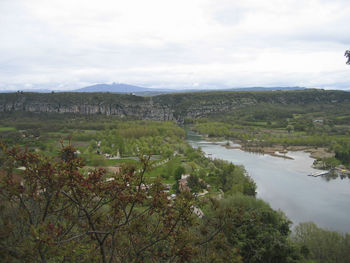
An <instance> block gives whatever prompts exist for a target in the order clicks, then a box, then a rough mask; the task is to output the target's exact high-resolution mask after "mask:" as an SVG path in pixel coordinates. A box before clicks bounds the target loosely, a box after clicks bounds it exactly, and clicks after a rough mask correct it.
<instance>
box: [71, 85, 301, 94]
mask: <svg viewBox="0 0 350 263" xmlns="http://www.w3.org/2000/svg"><path fill="white" fill-rule="evenodd" d="M303 89H305V88H302V87H270V88H266V87H249V88H219V89H208V88H205V89H187V88H186V89H185V88H179V89H159V88H143V87H138V86H134V85H129V84H123V83H113V84H96V85H92V86H88V87H85V88H81V89H76V90H72V91H73V92H111V93H135V94H137V95H139V96H154V95H159V94H164V93H179V92H181V93H182V92H208V91H273V90H303Z"/></svg>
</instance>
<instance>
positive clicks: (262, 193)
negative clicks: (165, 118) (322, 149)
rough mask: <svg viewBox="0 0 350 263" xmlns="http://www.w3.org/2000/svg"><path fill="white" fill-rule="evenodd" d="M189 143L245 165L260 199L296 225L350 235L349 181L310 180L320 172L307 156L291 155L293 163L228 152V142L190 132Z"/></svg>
mask: <svg viewBox="0 0 350 263" xmlns="http://www.w3.org/2000/svg"><path fill="white" fill-rule="evenodd" d="M187 141H188V142H189V143H190V144H191V145H192V146H193V147H195V148H198V147H201V149H202V150H203V152H205V153H206V154H207V155H208V154H211V155H209V156H210V157H212V158H220V159H223V160H226V161H230V162H232V163H234V164H241V165H244V167H245V169H246V170H247V171H248V173H249V174H250V176H251V177H252V178H253V179H254V181H255V182H256V184H257V186H258V189H257V192H258V195H257V196H258V197H259V198H261V199H263V200H265V201H267V202H268V203H270V205H271V207H273V208H274V209H280V210H282V211H283V212H284V213H285V214H286V215H287V216H288V218H290V219H291V220H292V221H293V223H294V224H298V223H299V222H305V221H313V222H315V223H317V224H318V225H319V226H321V227H324V228H327V229H331V230H337V231H341V232H350V180H349V179H344V180H341V179H336V180H331V181H326V180H325V179H324V178H322V177H317V178H315V177H311V176H307V175H308V174H310V173H311V172H314V171H317V170H315V169H313V168H312V167H311V165H312V163H313V160H314V159H312V158H310V157H309V154H308V153H305V152H289V153H288V154H287V155H288V156H291V157H293V158H294V160H288V159H283V158H278V157H272V156H270V155H261V154H255V153H248V152H244V151H241V150H239V149H226V148H225V147H223V146H222V145H223V144H225V143H226V142H218V143H212V142H207V141H204V140H203V139H202V137H201V136H200V135H198V134H195V133H193V132H191V131H189V132H188V134H187Z"/></svg>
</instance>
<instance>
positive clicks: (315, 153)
mask: <svg viewBox="0 0 350 263" xmlns="http://www.w3.org/2000/svg"><path fill="white" fill-rule="evenodd" d="M204 138H205V140H207V141H210V142H218V141H223V139H222V138H214V139H213V138H211V139H209V138H208V137H205V136H204ZM223 146H224V147H225V148H227V149H239V150H242V151H245V152H250V153H259V154H268V155H271V156H274V157H279V158H284V159H290V160H293V158H292V157H290V156H288V155H287V153H288V152H297V151H302V152H307V153H310V157H311V158H313V159H322V158H330V157H334V153H333V152H329V151H328V149H327V148H325V147H310V146H296V145H295V146H287V147H286V146H283V145H274V146H252V145H249V144H246V143H243V142H242V141H240V140H232V141H228V143H226V144H225V145H223Z"/></svg>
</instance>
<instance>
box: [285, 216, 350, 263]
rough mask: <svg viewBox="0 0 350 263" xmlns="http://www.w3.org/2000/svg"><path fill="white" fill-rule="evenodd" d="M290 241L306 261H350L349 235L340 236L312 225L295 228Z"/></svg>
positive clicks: (334, 262)
mask: <svg viewBox="0 0 350 263" xmlns="http://www.w3.org/2000/svg"><path fill="white" fill-rule="evenodd" d="M292 239H293V241H294V242H296V244H298V245H299V247H300V251H301V253H302V254H304V256H305V257H306V258H308V259H311V260H314V261H315V262H317V263H348V262H349V259H350V235H349V234H340V233H337V232H335V231H329V230H325V229H322V228H320V227H318V226H317V225H316V224H314V223H311V222H309V223H301V224H299V225H298V226H296V228H295V230H294V233H293V235H292Z"/></svg>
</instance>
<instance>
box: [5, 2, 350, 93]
mask: <svg viewBox="0 0 350 263" xmlns="http://www.w3.org/2000/svg"><path fill="white" fill-rule="evenodd" d="M0 36H1V41H0V90H11V89H15V90H18V89H38V88H41V89H56V90H68V89H75V88H81V87H85V86H89V85H92V84H96V83H112V82H117V83H119V82H120V83H127V84H132V85H138V86H142V87H150V88H175V89H180V88H191V89H193V88H213V89H215V88H222V87H225V88H229V87H232V88H233V87H235V88H237V87H254V86H255V87H256V86H260V87H276V86H278V87H281V86H286V87H287V86H301V87H308V88H325V89H350V66H349V65H346V64H345V62H346V58H345V57H344V53H345V50H347V49H350V4H349V0H268V1H262V0H172V1H169V0H127V1H125V0H124V1H121V0H99V1H96V0H95V1H92V0H50V1H48V0H0Z"/></svg>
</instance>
